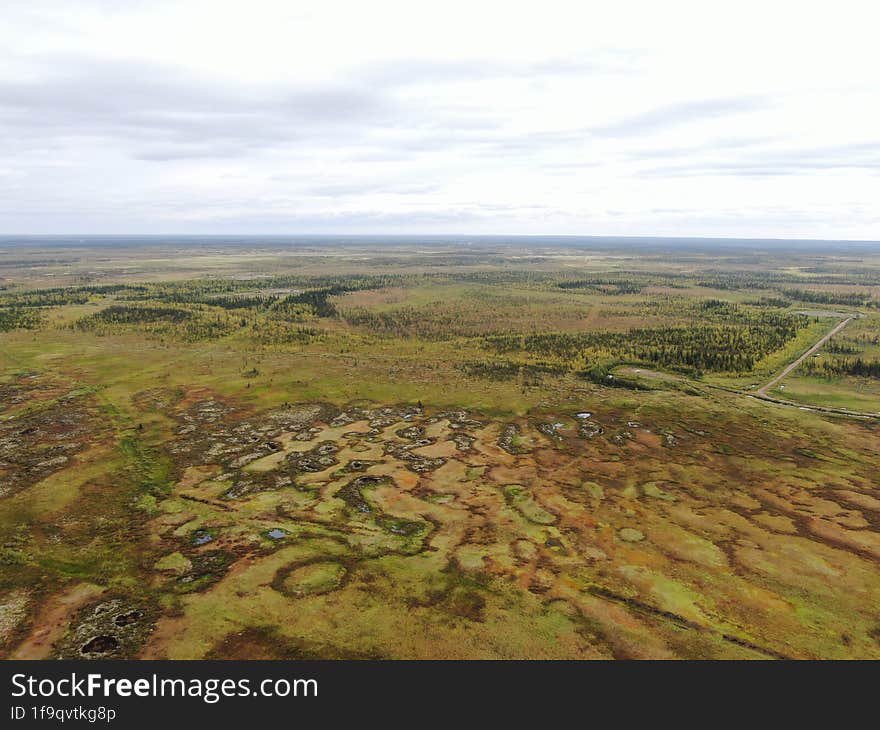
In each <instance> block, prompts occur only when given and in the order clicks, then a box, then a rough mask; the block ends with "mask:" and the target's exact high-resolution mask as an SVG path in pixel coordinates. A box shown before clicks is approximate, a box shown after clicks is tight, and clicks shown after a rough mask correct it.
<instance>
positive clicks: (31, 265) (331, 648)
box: [0, 238, 880, 659]
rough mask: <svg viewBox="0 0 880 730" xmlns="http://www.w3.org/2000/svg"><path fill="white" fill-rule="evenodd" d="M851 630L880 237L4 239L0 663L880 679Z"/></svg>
mask: <svg viewBox="0 0 880 730" xmlns="http://www.w3.org/2000/svg"><path fill="white" fill-rule="evenodd" d="M829 334H830V336H828V335H829ZM878 606H880V246H876V245H870V244H863V245H856V244H850V245H840V246H830V245H829V246H821V245H817V244H801V245H798V244H791V243H788V244H782V243H765V244H749V243H739V244H736V245H734V244H723V243H720V242H714V243H711V244H710V243H703V244H701V243H698V242H694V243H688V244H686V245H684V244H677V243H675V242H663V241H653V242H650V241H648V242H632V241H630V242H621V243H612V242H605V243H602V242H592V243H584V242H581V243H580V244H571V245H564V242H559V241H556V242H545V243H543V244H540V245H539V244H538V243H534V244H531V243H529V242H528V241H526V240H523V239H513V240H511V241H507V242H504V241H488V240H481V239H479V238H477V239H474V240H473V241H472V242H464V241H461V242H454V241H446V242H443V241H440V240H434V239H426V240H425V241H422V242H416V243H413V242H411V241H410V242H407V243H406V245H404V243H402V242H395V241H394V240H393V239H392V240H391V242H390V243H388V242H383V241H382V240H381V239H377V240H374V241H363V240H361V241H355V240H352V241H349V242H348V243H344V242H343V243H337V244H334V245H330V244H329V243H321V242H315V241H312V242H302V241H301V242H282V241H276V242H273V241H271V240H254V241H251V242H245V243H241V242H239V243H236V242H230V241H226V242H223V241H213V240H210V239H208V240H198V241H190V242H185V243H174V242H161V241H159V240H155V241H151V240H141V241H137V242H129V244H128V245H124V246H121V245H108V242H107V241H95V240H90V239H86V240H84V241H82V242H79V243H76V242H71V241H57V242H52V241H41V242H39V243H35V242H28V241H27V240H25V241H23V242H22V241H19V242H9V241H7V242H5V243H0V656H4V657H6V658H47V657H84V658H95V659H97V658H120V657H133V658H144V659H148V658H172V659H178V658H179V659H183V658H250V659H270V658H388V659H395V658H424V659H428V658H474V659H476V658H534V659H547V658H552V659H555V658H559V659H563V658H566V659H569V658H576V659H594V658H595V659H606V658H731V659H740V658H754V659H767V658H880V609H878Z"/></svg>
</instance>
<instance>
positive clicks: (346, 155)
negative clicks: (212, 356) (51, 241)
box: [0, 0, 880, 239]
mask: <svg viewBox="0 0 880 730" xmlns="http://www.w3.org/2000/svg"><path fill="white" fill-rule="evenodd" d="M367 5H369V8H367V7H366V6H367ZM606 5H608V4H607V3H603V4H598V3H597V4H595V5H591V4H589V3H587V4H585V3H583V2H580V3H563V2H546V3H542V4H540V5H536V4H529V6H522V7H520V6H516V5H515V4H512V3H497V4H496V3H491V2H487V3H476V4H474V3H461V4H458V3H456V2H448V3H444V4H442V5H440V4H438V5H437V6H435V7H434V8H432V9H431V12H428V8H429V7H430V6H427V5H424V4H418V3H415V4H414V3H391V2H378V3H371V4H363V3H358V4H356V3H346V2H338V1H336V2H334V1H325V2H322V3H320V4H319V3H315V4H309V3H295V4H294V3H285V2H280V1H279V2H271V1H270V0H256V1H255V2H252V3H249V4H247V5H243V4H241V3H236V2H225V1H224V0H214V1H213V2H202V1H200V0H188V1H183V2H149V3H147V2H128V3H115V2H113V3H111V2H100V1H98V0H84V1H83V2H78V3H76V4H71V3H66V2H61V1H60V0H59V1H58V2H51V1H49V0H34V1H33V2H29V3H21V4H13V5H12V6H11V8H7V9H4V21H5V22H4V24H3V26H2V27H0V129H2V132H3V133H2V135H0V233H27V232H31V233H68V232H79V233H85V232H95V233H101V232H120V233H121V232H132V233H137V232H146V233H149V232H206V233H210V232H229V231H237V232H249V231H253V232H261V233H266V232H277V233H307V232H335V231H338V232H346V233H357V232H363V233H376V232H434V233H451V232H473V233H481V232H482V233H535V234H540V233H543V234H555V233H571V234H584V235H589V234H595V235H687V236H691V235H696V236H774V237H778V236H783V237H784V236H791V237H800V238H803V237H816V238H867V239H880V64H876V58H875V53H874V39H873V38H872V32H871V28H874V27H876V25H874V24H873V22H872V21H873V20H874V18H873V17H872V14H873V9H872V6H871V4H868V3H864V4H862V3H843V4H842V5H841V6H840V7H837V6H836V7H835V11H834V14H833V15H831V14H829V12H828V11H827V10H824V11H819V10H811V9H810V8H808V7H805V6H804V5H803V4H791V5H788V3H778V4H776V3H774V4H773V8H772V9H768V8H767V7H766V4H764V5H761V4H757V3H756V4H754V5H751V4H750V3H744V4H738V5H737V12H736V13H735V14H731V15H729V16H728V17H724V18H721V17H718V12H717V8H716V11H715V12H708V11H707V9H706V5H710V4H706V3H686V2H673V3H664V4H662V5H663V8H662V9H659V10H658V8H657V6H658V5H659V4H657V3H647V2H629V3H627V2H623V3H619V4H617V3H616V4H614V5H615V7H614V9H613V10H611V9H609V8H607V7H604V6H606ZM416 6H418V7H416ZM794 21H797V22H796V24H793V23H794ZM795 25H796V27H795Z"/></svg>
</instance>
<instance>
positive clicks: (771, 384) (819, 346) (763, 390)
mask: <svg viewBox="0 0 880 730" xmlns="http://www.w3.org/2000/svg"><path fill="white" fill-rule="evenodd" d="M853 319H855V317H847V318H846V319H845V320H843V322H841V323H840V324H838V325H837V326H836V327H835V328H834V329H833V330H831V332H829V333H828V334H827V335H825V336H824V337H822V339H820V340H819V341H818V342H817V343H816V344H815V345H813V346H812V347H811V348H810V349H809V350H807V351H806V352H805V353H804V354H803V355H801V356H800V357H799V358H797V359H796V360H795V361H794V362H791V363H789V364H788V365H786V366H785V368H784V369H783V371H782V372H781V373H779V375H777V376H776V377H775V378H773V380H771V381H770V382H769V383H767V384H766V385H763V386H761V387H760V388H759V389H758V390H756V391H755V393H754V395H757V396H766V395H767V391H768V390H770V389H771V388H774V387H775V386H776V385H777V384H778V383H779V381H780V380H782V379H783V378H784V377H785V376H786V375H788V374H789V373H790V372H791V371H792V370H794V369H795V368H796V367H797V366H798V365H800V364H801V363H802V362H803V361H804V360H806V359H807V358H808V357H809V356H810V355H812V354H814V353H816V352H818V351H819V350H821V349H822V347H823V346H824V345H825V343H826V342H828V340H830V339H831V338H832V337H834V335H836V334H837V333H838V332H840V331H841V330H842V329H843V328H844V327H846V326H847V325H848V324H849V323H850V322H852V321H853Z"/></svg>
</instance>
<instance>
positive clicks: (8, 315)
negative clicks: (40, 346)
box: [0, 307, 41, 332]
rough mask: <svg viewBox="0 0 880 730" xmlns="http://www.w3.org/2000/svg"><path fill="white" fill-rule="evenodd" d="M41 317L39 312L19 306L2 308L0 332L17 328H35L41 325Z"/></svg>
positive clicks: (0, 311) (0, 312) (0, 310)
mask: <svg viewBox="0 0 880 730" xmlns="http://www.w3.org/2000/svg"><path fill="white" fill-rule="evenodd" d="M40 322H41V317H40V315H39V314H38V313H37V312H34V311H33V310H30V309H22V308H18V307H3V308H0V332H11V331H12V330H15V329H34V328H35V327H37V326H39V324H40Z"/></svg>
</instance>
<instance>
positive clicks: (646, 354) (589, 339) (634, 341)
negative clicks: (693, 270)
mask: <svg viewBox="0 0 880 730" xmlns="http://www.w3.org/2000/svg"><path fill="white" fill-rule="evenodd" d="M807 322H808V319H807V318H806V317H803V316H801V315H788V314H778V313H763V312H762V313H761V314H760V315H757V316H755V317H754V319H753V320H752V321H750V322H749V323H747V324H726V325H693V326H687V327H640V328H632V329H629V330H626V331H623V332H579V333H540V334H529V335H493V336H488V337H485V338H483V340H482V342H483V346H484V347H486V348H487V349H489V350H492V351H494V352H497V353H499V354H503V353H513V352H525V353H529V354H533V355H538V356H541V357H552V358H556V359H558V360H561V361H563V362H567V363H571V364H572V365H573V366H575V367H582V368H583V367H588V366H589V365H591V364H594V363H596V362H603V361H608V360H628V361H634V362H641V363H645V364H650V365H658V366H663V367H669V368H675V369H680V370H684V371H686V372H691V373H694V374H699V373H701V372H705V371H714V372H748V371H750V370H752V369H753V368H754V366H755V364H756V363H757V362H758V361H759V360H761V359H762V358H764V357H766V356H767V355H769V354H770V353H772V352H774V351H776V350H778V349H780V348H781V347H783V346H784V345H785V344H786V343H787V342H788V341H789V340H791V339H793V338H794V337H795V336H796V335H797V332H798V330H799V329H800V328H801V327H803V326H805V325H806V324H807Z"/></svg>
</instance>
